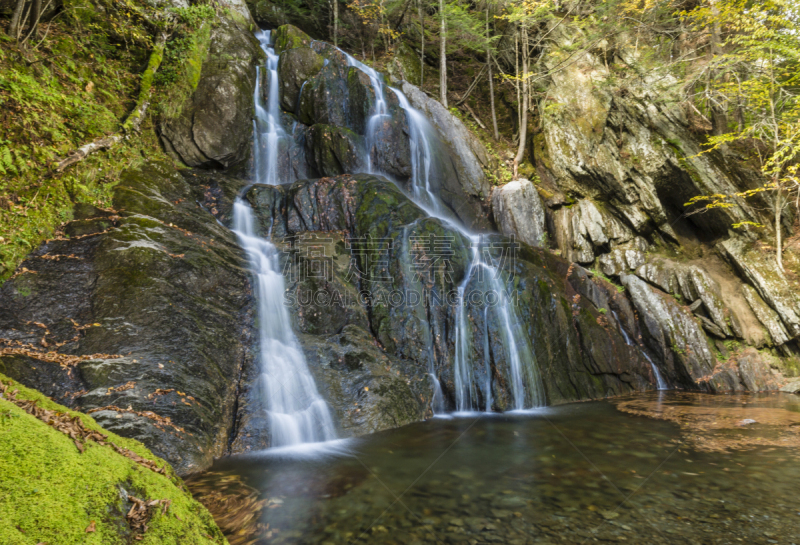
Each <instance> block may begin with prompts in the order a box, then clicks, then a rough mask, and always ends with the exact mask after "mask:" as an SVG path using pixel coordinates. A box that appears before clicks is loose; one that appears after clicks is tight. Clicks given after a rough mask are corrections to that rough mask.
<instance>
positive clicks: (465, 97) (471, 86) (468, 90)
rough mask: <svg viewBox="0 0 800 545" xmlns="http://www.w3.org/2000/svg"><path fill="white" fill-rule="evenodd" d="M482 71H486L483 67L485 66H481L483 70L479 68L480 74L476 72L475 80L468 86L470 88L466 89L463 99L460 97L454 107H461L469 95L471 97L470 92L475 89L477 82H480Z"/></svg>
mask: <svg viewBox="0 0 800 545" xmlns="http://www.w3.org/2000/svg"><path fill="white" fill-rule="evenodd" d="M484 71H486V65H485V64H484V65H483V68H481V71H480V72H478V75H477V76H475V79H474V80H472V83H471V84H470V86H469V87H468V88H467V92H466V93H464V96H463V97H461V99H460V100H459V101H458V102H456V106H461V105H462V104H464V102H465V101H466V100H467V99H468V98H469V95H471V94H472V91H473V90H474V89H475V86H476V85H477V84H478V82H479V81H480V79H481V76H482V75H483V73H484Z"/></svg>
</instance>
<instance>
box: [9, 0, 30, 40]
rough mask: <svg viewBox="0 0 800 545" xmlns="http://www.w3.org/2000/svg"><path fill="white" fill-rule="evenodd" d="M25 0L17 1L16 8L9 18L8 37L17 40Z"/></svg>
mask: <svg viewBox="0 0 800 545" xmlns="http://www.w3.org/2000/svg"><path fill="white" fill-rule="evenodd" d="M25 3H26V0H17V6H16V7H15V8H14V14H13V15H12V16H11V24H10V25H9V26H8V35H9V36H11V37H12V38H14V39H15V40H16V39H17V36H19V27H20V25H21V20H22V13H23V12H24V11H25Z"/></svg>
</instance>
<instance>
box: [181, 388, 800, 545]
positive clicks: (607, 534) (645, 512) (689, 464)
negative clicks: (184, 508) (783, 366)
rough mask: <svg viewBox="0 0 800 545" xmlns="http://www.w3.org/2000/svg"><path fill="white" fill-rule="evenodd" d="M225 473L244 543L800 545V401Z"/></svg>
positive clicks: (438, 431)
mask: <svg viewBox="0 0 800 545" xmlns="http://www.w3.org/2000/svg"><path fill="white" fill-rule="evenodd" d="M325 445H326V446H325V447H324V448H323V447H320V446H319V445H317V446H308V447H307V448H308V450H306V451H297V450H294V451H286V450H282V449H274V450H271V451H270V450H268V451H263V452H260V453H254V454H250V455H245V456H238V457H232V458H227V459H224V460H220V461H219V462H218V463H217V464H216V465H215V466H214V467H213V468H212V469H211V470H210V471H208V472H206V473H204V474H202V475H199V476H197V477H195V478H193V479H191V480H190V481H189V482H188V484H189V487H190V488H191V490H192V491H193V493H194V494H195V497H197V499H199V500H200V501H201V502H203V503H204V504H205V505H206V506H207V507H208V508H209V510H210V511H211V512H212V514H213V515H214V517H215V519H216V520H217V522H218V524H219V525H220V527H221V528H222V529H223V531H224V532H225V533H226V535H227V536H228V539H229V540H230V542H231V544H232V545H236V544H245V543H247V544H258V543H320V544H322V543H398V544H413V543H420V544H422V543H445V544H450V543H459V544H460V543H470V544H475V543H510V544H527V543H535V544H542V545H543V544H547V543H553V544H555V543H595V542H611V543H613V542H631V543H703V544H704V543H709V544H712V543H714V544H715V543H782V544H783V543H787V544H789V543H796V544H800V503H798V502H797V495H798V489H800V464H799V463H798V457H800V397H798V396H795V395H791V394H746V395H745V394H743V395H727V396H726V395H717V396H713V395H703V394H687V393H681V392H657V393H650V394H639V395H635V396H627V397H623V398H618V399H613V400H609V401H594V402H586V403H576V404H570V405H563V406H559V407H548V408H543V409H537V410H534V411H530V412H525V413H515V414H514V413H512V414H508V413H507V414H496V415H487V414H477V413H476V414H467V415H463V416H457V417H454V418H449V419H446V418H435V419H433V420H429V421H427V422H421V423H418V424H413V425H409V426H405V427H403V428H399V429H396V430H391V431H387V432H382V433H377V434H374V435H370V436H367V437H361V438H357V439H349V440H344V441H339V442H333V443H328V444H325Z"/></svg>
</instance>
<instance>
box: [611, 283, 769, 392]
mask: <svg viewBox="0 0 800 545" xmlns="http://www.w3.org/2000/svg"><path fill="white" fill-rule="evenodd" d="M620 279H621V281H622V283H623V284H624V285H625V287H626V288H628V290H629V292H630V294H631V299H632V300H633V303H634V305H635V306H636V309H637V310H638V312H639V316H640V319H641V320H642V323H643V324H644V327H643V332H644V336H645V339H644V340H645V343H646V344H647V346H648V347H649V348H650V349H652V350H653V351H654V352H655V354H656V355H657V358H658V361H659V362H661V364H662V365H661V366H660V367H661V368H662V372H664V371H666V372H664V374H665V375H666V376H667V377H668V379H669V380H670V382H672V383H677V384H682V385H683V386H684V387H687V388H700V389H706V390H710V391H727V390H744V389H755V390H762V389H768V387H769V385H771V384H773V383H774V382H775V380H776V376H775V373H773V371H772V370H771V369H770V365H769V362H767V361H764V360H763V358H760V357H759V355H758V352H756V351H755V350H752V349H751V350H750V351H745V352H744V353H743V354H742V355H741V356H740V357H739V358H738V359H737V360H735V362H734V363H735V365H718V362H717V360H716V358H715V356H714V354H713V352H712V350H711V347H710V346H709V343H708V340H707V338H706V337H705V335H704V334H703V327H705V328H706V329H709V330H714V327H715V324H713V323H712V322H711V321H710V320H707V319H704V320H701V321H700V323H701V324H703V325H702V326H701V325H700V324H698V322H697V321H696V318H695V317H694V316H693V315H692V314H691V312H690V310H689V309H688V308H687V307H682V306H680V305H678V304H677V302H676V301H675V300H674V299H673V298H672V297H670V296H669V295H667V294H666V293H664V292H662V291H660V290H657V289H655V288H653V287H650V286H648V285H647V283H645V282H644V281H643V280H641V279H640V278H638V277H636V276H633V275H623V276H621V277H620ZM715 333H716V334H717V336H719V337H723V335H722V332H721V331H715Z"/></svg>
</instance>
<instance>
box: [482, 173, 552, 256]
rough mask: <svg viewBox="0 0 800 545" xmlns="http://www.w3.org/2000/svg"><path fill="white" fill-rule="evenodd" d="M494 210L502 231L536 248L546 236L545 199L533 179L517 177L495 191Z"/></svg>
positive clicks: (542, 243)
mask: <svg viewBox="0 0 800 545" xmlns="http://www.w3.org/2000/svg"><path fill="white" fill-rule="evenodd" d="M492 213H493V214H494V222H495V224H497V228H498V229H499V231H500V232H501V233H503V234H504V235H506V236H511V235H513V236H515V237H517V238H518V239H519V240H521V241H522V242H524V243H526V244H528V245H530V246H535V247H544V246H545V242H546V239H545V237H546V236H547V231H546V230H545V215H544V206H543V205H542V200H541V199H540V198H539V193H538V192H537V191H536V189H534V187H533V184H532V183H531V182H530V180H524V179H522V180H517V181H514V182H511V183H508V184H506V185H504V186H502V187H497V188H494V189H493V190H492Z"/></svg>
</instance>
